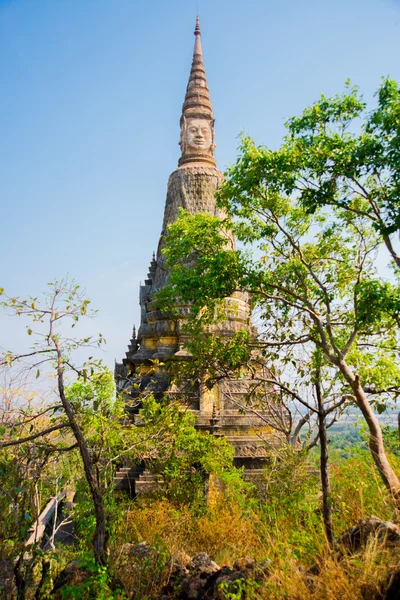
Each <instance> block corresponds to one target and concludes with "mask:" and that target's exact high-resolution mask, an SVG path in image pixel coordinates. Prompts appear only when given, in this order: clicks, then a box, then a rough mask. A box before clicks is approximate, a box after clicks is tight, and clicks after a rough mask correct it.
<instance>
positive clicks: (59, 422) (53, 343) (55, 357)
mask: <svg viewBox="0 0 400 600" xmlns="http://www.w3.org/2000/svg"><path fill="white" fill-rule="evenodd" d="M49 287H50V291H49V293H48V294H47V295H46V296H45V297H44V299H43V301H41V300H39V299H38V298H36V297H29V298H28V299H20V298H16V297H9V296H6V295H5V294H4V291H3V290H1V292H2V295H3V299H2V301H1V305H2V306H3V308H4V309H5V310H7V311H8V312H9V313H11V314H14V315H16V316H25V317H27V318H28V319H29V320H30V323H29V325H28V326H27V333H28V335H29V336H31V337H32V339H33V346H32V348H31V350H30V351H29V352H26V353H24V354H16V353H13V352H11V351H9V352H6V353H4V355H3V357H2V359H1V363H0V364H1V365H3V366H6V365H8V366H9V367H12V366H15V365H17V364H19V363H24V364H25V368H26V369H28V370H29V371H32V370H34V372H36V378H39V377H40V375H41V370H42V369H46V367H47V366H48V365H51V366H53V368H54V370H55V373H56V379H57V396H56V401H55V402H53V403H51V405H50V406H49V407H47V408H46V409H45V413H47V414H50V415H51V421H50V423H48V424H47V426H45V427H43V426H39V427H38V430H37V431H36V432H32V431H30V433H29V435H24V434H23V431H24V426H25V424H26V423H27V422H28V423H29V422H31V423H32V422H35V423H38V418H39V417H40V416H41V413H40V411H39V413H36V414H34V415H32V416H29V415H27V416H26V418H24V419H22V421H21V422H20V423H15V422H11V423H10V424H9V427H6V428H4V431H3V438H2V440H1V442H0V448H2V449H7V448H11V447H14V446H20V445H23V444H24V445H28V447H29V448H30V449H31V450H32V447H34V448H39V447H41V446H45V447H46V446H47V451H48V452H50V453H51V452H57V453H60V452H68V451H71V450H74V449H75V448H76V449H77V450H78V452H79V455H80V458H81V461H82V466H83V471H84V475H85V479H86V482H87V485H88V487H89V490H90V495H91V499H92V502H93V510H94V514H95V520H96V527H95V532H94V536H93V548H94V554H95V557H96V560H97V562H98V563H99V564H100V565H105V564H106V562H107V542H108V537H109V529H108V522H109V515H108V514H107V509H106V506H105V501H104V494H103V489H102V482H101V478H100V477H99V471H98V468H97V467H98V454H99V452H100V451H101V450H102V444H103V443H104V441H105V428H104V425H105V423H106V421H107V419H109V417H110V414H109V413H110V407H111V404H112V402H113V400H112V397H113V395H114V389H113V385H114V384H113V382H112V375H111V374H110V373H107V372H106V371H105V370H104V368H103V367H102V365H101V363H100V362H99V361H96V360H93V358H91V359H89V362H88V363H86V364H84V365H83V366H79V367H78V366H77V365H76V364H74V363H73V362H72V353H73V352H74V351H75V350H77V349H78V348H83V347H90V348H92V347H97V346H99V345H101V344H102V343H103V342H104V339H103V337H102V335H101V334H99V336H98V337H97V338H96V339H92V338H82V339H76V338H72V337H71V334H70V332H69V331H68V332H67V331H66V328H67V327H68V326H69V327H70V328H73V327H75V325H76V324H77V323H78V322H79V320H80V319H81V317H84V316H88V315H89V316H90V315H92V314H94V312H95V311H90V309H89V308H88V307H89V304H90V301H89V300H88V299H86V298H85V297H84V295H83V294H82V291H81V289H80V286H79V285H76V284H75V283H74V282H68V281H60V282H55V283H54V284H49ZM27 361H28V362H27ZM67 373H72V374H75V375H77V376H78V377H79V378H82V380H83V381H84V382H87V381H88V380H89V379H90V378H91V381H90V384H87V385H82V384H81V383H77V384H74V385H72V386H71V387H69V388H67V387H66V384H65V381H66V374H67ZM89 404H90V405H91V406H90V410H88V408H89V406H88V405H89ZM100 405H101V406H100ZM96 407H97V408H100V407H101V408H102V409H104V411H105V412H104V416H102V417H101V418H100V419H99V418H98V413H96V412H95V410H93V409H96ZM107 411H108V413H107ZM95 422H96V425H95ZM116 422H117V420H115V421H114V423H116ZM18 426H19V427H18ZM89 430H90V432H91V433H90V436H91V437H93V436H94V437H95V438H96V439H95V442H96V445H97V448H96V451H95V452H92V449H91V444H90V436H87V435H85V434H87V433H88V432H89ZM99 430H100V431H99ZM21 432H22V434H21ZM54 432H58V433H59V432H63V436H58V438H57V439H56V440H55V444H54V443H53V444H52V443H51V442H50V440H49V438H48V437H47V436H49V435H51V434H53V433H54ZM65 432H67V433H65ZM43 439H44V440H45V442H44V443H43V441H42V440H43ZM65 439H67V440H68V443H67V444H66V445H65V444H63V441H64V440H65ZM60 441H61V443H60Z"/></svg>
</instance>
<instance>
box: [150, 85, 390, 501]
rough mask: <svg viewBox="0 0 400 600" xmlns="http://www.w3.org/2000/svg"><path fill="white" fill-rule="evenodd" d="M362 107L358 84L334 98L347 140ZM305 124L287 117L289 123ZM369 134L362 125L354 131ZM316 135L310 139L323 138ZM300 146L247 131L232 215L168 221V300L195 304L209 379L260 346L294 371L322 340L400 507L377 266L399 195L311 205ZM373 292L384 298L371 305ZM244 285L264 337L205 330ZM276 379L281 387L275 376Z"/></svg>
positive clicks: (224, 202) (334, 376)
mask: <svg viewBox="0 0 400 600" xmlns="http://www.w3.org/2000/svg"><path fill="white" fill-rule="evenodd" d="M385 85H386V84H385ZM361 108H362V106H361V104H360V101H359V100H358V99H357V98H356V96H355V92H352V93H351V94H350V96H349V99H348V101H347V103H346V102H345V103H344V106H343V104H341V103H340V102H339V100H338V99H334V101H332V106H331V113H332V114H333V115H336V117H335V118H336V119H337V121H338V122H339V121H340V120H341V119H342V121H343V123H342V125H341V127H342V129H344V133H339V134H337V136H338V138H337V139H338V140H339V139H343V138H344V139H346V140H347V137H346V127H347V125H346V123H347V121H348V116H346V110H347V113H348V114H353V113H354V112H355V113H356V114H358V113H357V111H358V112H359V111H360V110H361ZM335 111H336V112H335ZM308 113H310V114H311V115H313V114H314V112H313V109H307V110H306V111H305V114H308ZM317 113H318V111H317ZM341 114H342V117H340V115H341ZM295 121H296V120H295V119H293V120H291V121H289V124H288V127H289V128H290V127H293V126H294V125H293V123H295ZM324 136H325V137H324ZM364 136H365V134H364V133H363V132H362V133H361V134H359V136H358V138H357V136H353V137H352V139H354V137H356V139H360V140H361V139H364ZM333 137H334V139H335V140H336V137H335V136H333ZM321 138H322V139H325V141H326V146H325V152H326V156H325V160H326V162H329V155H328V149H329V148H330V152H331V160H332V161H334V160H335V159H336V156H337V149H336V146H335V145H334V144H332V143H331V145H330V146H329V140H330V133H329V128H328V127H326V128H324V127H323V126H321V128H320V132H319V138H318V140H320V139H321ZM306 142H307V140H303V141H302V144H306ZM308 143H309V145H310V146H312V143H313V140H312V139H310V140H308ZM302 144H300V143H294V142H293V143H292V132H291V131H290V132H289V135H288V137H287V138H286V139H285V142H284V144H283V145H282V147H281V148H280V149H278V150H270V149H268V148H262V147H257V146H255V144H254V143H253V142H252V141H251V140H250V139H248V138H244V139H242V143H241V149H240V157H239V159H238V161H237V163H236V164H235V165H233V166H232V167H230V169H229V170H228V172H227V177H226V180H225V182H224V184H223V185H222V187H221V189H220V191H219V194H218V201H219V206H220V208H222V209H224V210H225V213H226V215H227V218H226V220H225V221H224V222H223V223H222V222H221V221H220V220H218V219H216V218H215V217H212V216H210V215H198V216H189V215H181V218H180V219H179V220H178V221H177V222H176V223H175V224H173V225H172V226H171V227H170V235H169V240H168V245H167V249H166V251H165V254H166V258H167V260H168V262H169V265H170V267H171V268H172V275H171V283H170V286H169V288H168V289H167V290H166V291H165V292H164V293H163V294H162V295H161V297H160V299H161V301H164V302H166V303H167V302H168V303H169V305H170V306H171V305H172V302H173V299H174V298H177V297H180V298H182V299H183V300H185V301H188V302H192V306H193V309H192V315H191V318H190V320H189V323H188V327H189V329H190V331H191V333H192V339H191V342H190V349H191V350H192V352H193V354H194V364H195V366H198V368H199V369H201V368H202V367H204V357H206V362H207V364H206V365H205V367H206V369H210V368H211V377H212V376H213V368H214V371H215V365H216V364H219V365H220V364H221V362H223V361H225V364H226V365H227V366H228V367H229V369H230V370H231V371H232V370H236V371H237V373H238V374H240V370H241V368H242V367H243V365H247V368H251V359H252V357H253V362H254V348H255V347H257V348H259V349H260V350H261V352H262V356H263V359H265V360H266V362H267V364H268V365H270V366H271V367H273V369H272V370H273V372H275V373H276V372H279V370H280V369H281V366H282V364H288V363H289V362H292V364H293V369H294V370H296V368H297V356H298V350H299V349H302V351H303V352H305V354H306V355H307V353H308V355H309V356H310V357H311V356H312V348H317V349H319V351H320V353H321V356H322V357H323V364H324V365H325V367H324V368H325V369H326V370H327V371H326V373H329V377H330V381H331V382H333V383H334V385H333V388H332V389H333V390H334V391H335V393H337V394H339V395H340V396H341V397H342V398H346V399H347V400H348V401H350V402H352V401H353V402H355V403H356V405H357V406H358V408H359V409H360V411H361V412H362V414H363V417H364V419H365V420H366V423H367V425H368V429H369V433H370V437H369V446H370V450H371V453H372V456H373V458H374V461H375V464H376V466H377V468H378V471H379V473H380V475H381V477H382V479H383V481H384V483H385V485H386V487H387V489H388V491H389V492H390V493H391V495H392V497H393V499H394V500H395V502H396V504H397V505H398V506H400V482H399V479H398V477H397V475H396V473H395V471H394V470H393V468H392V467H391V465H390V462H389V460H388V457H387V455H386V452H385V448H384V444H383V438H382V432H381V428H380V425H379V422H378V419H377V417H376V415H375V411H374V409H376V410H378V412H380V411H382V410H384V408H385V403H386V401H387V399H388V398H393V397H395V396H396V394H397V393H398V390H399V382H400V371H399V366H398V341H397V335H398V333H397V332H398V329H397V327H396V325H397V322H398V315H399V305H398V298H399V294H398V289H397V286H396V285H395V284H391V283H390V282H387V281H384V280H383V279H382V278H380V277H379V275H378V271H377V263H376V255H377V252H378V250H379V247H380V245H381V243H382V240H383V241H384V243H385V244H386V246H387V247H388V246H389V245H390V244H388V240H387V239H386V237H387V236H388V235H390V231H393V227H394V226H395V222H396V217H395V210H396V207H395V204H394V202H389V201H387V202H386V204H382V210H381V221H379V223H377V222H375V221H374V220H373V219H372V218H368V219H367V218H365V215H364V214H363V213H364V212H365V210H364V209H365V204H364V209H363V211H361V212H362V214H359V213H360V211H359V210H348V209H347V207H342V206H341V205H334V206H332V207H331V206H329V207H328V208H326V209H323V208H319V207H318V206H316V204H315V203H314V205H313V210H311V211H310V208H309V205H308V204H307V203H306V202H305V198H306V197H307V189H308V187H307V186H304V189H303V192H304V193H303V195H302V194H301V189H300V187H299V186H298V185H297V180H298V179H297V175H298V171H299V169H300V167H302V165H304V164H305V159H304V157H303V145H302ZM317 150H318V149H316V153H317V154H318V152H317ZM368 160H369V161H370V162H371V161H372V159H371V158H369V159H368ZM370 162H369V163H368V164H369V166H370V167H371V165H370ZM319 165H320V163H318V162H317V163H316V164H315V165H314V166H313V165H312V164H311V162H309V163H307V165H306V167H305V168H306V169H307V173H306V172H305V171H304V172H303V173H302V177H303V178H304V179H305V180H307V181H313V178H316V177H320V178H321V179H322V178H323V177H324V173H325V171H324V170H323V169H322V167H321V168H320V166H319ZM371 168H372V167H371ZM318 169H320V171H319V170H318ZM387 172H388V173H389V167H388V171H387ZM388 176H389V175H388ZM307 181H306V183H307ZM327 185H328V184H327ZM311 187H313V186H312V185H311ZM382 194H383V192H382ZM382 198H383V195H382ZM353 200H354V202H356V200H355V198H353ZM357 202H361V199H359V198H358V199H357ZM382 202H383V200H382ZM391 206H393V210H391V209H390V207H391ZM371 210H372V209H371ZM367 212H368V214H369V212H370V209H368V211H367ZM378 225H379V227H378ZM385 227H386V229H384V228H385ZM229 229H231V230H232V231H233V233H234V234H235V236H236V238H237V239H238V240H239V241H241V242H242V243H243V244H245V245H246V244H247V245H253V246H254V245H255V246H257V247H258V256H257V258H254V256H253V255H252V254H251V253H250V251H249V250H247V251H245V250H237V251H235V250H233V249H232V248H230V247H229V244H227V239H228V238H229V236H227V233H226V232H227V230H229ZM385 231H386V233H385ZM385 236H386V237H385ZM389 241H390V240H389ZM393 258H395V256H393ZM374 289H375V296H376V300H375V301H374V303H372V300H371V290H374ZM382 290H384V293H381V291H382ZM235 291H246V292H247V293H248V294H249V297H250V299H251V302H252V305H253V307H254V308H257V310H258V312H259V318H260V324H261V327H260V334H261V335H260V337H259V339H258V340H255V339H252V337H251V335H250V333H249V332H240V333H239V334H238V335H236V336H235V337H234V338H232V339H230V340H228V342H225V343H224V342H223V340H222V339H216V338H215V336H214V339H211V337H210V336H209V335H207V333H206V328H207V326H209V324H210V323H211V322H212V320H213V319H215V317H216V312H218V311H221V310H222V312H223V310H224V308H223V298H224V297H227V296H232V294H233V293H234V292H235ZM221 306H222V309H221ZM218 307H219V308H218ZM375 309H376V310H375ZM201 346H202V349H201V352H200V351H199V350H200V348H201ZM207 348H208V349H209V352H208V353H207V351H205V349H207ZM252 352H253V354H252ZM216 357H217V358H218V360H216ZM196 361H197V365H196ZM302 370H303V374H302V377H303V380H304V382H307V381H308V382H309V383H310V382H311V379H312V373H313V368H312V361H311V359H310V362H309V364H308V367H307V366H306V368H305V366H304V365H302ZM253 371H254V377H255V378H257V377H259V376H258V375H257V374H256V369H255V367H253ZM215 374H216V371H215ZM268 383H270V384H271V385H276V382H274V378H271V377H269V378H268ZM278 385H279V384H278Z"/></svg>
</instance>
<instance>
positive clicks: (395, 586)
mask: <svg viewBox="0 0 400 600" xmlns="http://www.w3.org/2000/svg"><path fill="white" fill-rule="evenodd" d="M383 598H384V600H400V570H399V571H395V572H394V573H392V574H391V575H390V577H389V578H388V581H387V587H386V592H385V595H384V596H383Z"/></svg>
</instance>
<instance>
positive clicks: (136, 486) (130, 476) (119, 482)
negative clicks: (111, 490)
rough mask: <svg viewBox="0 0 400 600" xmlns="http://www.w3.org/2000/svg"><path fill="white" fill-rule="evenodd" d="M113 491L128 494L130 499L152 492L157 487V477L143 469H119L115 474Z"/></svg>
mask: <svg viewBox="0 0 400 600" xmlns="http://www.w3.org/2000/svg"><path fill="white" fill-rule="evenodd" d="M114 484H115V489H116V490H119V491H124V492H128V494H129V495H130V496H131V498H135V497H136V496H140V495H141V494H146V493H148V492H151V491H153V490H154V489H155V488H156V487H157V486H158V481H157V476H156V475H154V474H153V473H149V471H146V470H145V467H133V468H132V467H121V468H120V469H118V471H117V472H116V474H115V478H114Z"/></svg>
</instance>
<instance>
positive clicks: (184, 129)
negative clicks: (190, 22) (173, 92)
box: [179, 17, 216, 166]
mask: <svg viewBox="0 0 400 600" xmlns="http://www.w3.org/2000/svg"><path fill="white" fill-rule="evenodd" d="M194 35H195V38H196V39H195V43H194V50H193V60H192V67H191V69H190V75H189V82H188V85H187V88H186V95H185V101H184V103H183V106H182V116H181V120H180V126H181V135H180V140H179V145H180V147H181V151H182V156H181V158H180V159H179V166H182V165H185V164H188V163H208V164H211V165H213V166H216V162H215V158H214V148H215V142H214V121H215V119H214V115H213V111H212V105H211V99H210V92H209V89H208V83H207V78H206V71H205V68H204V62H203V50H202V47H201V31H200V19H199V17H197V19H196V28H195V30H194Z"/></svg>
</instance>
